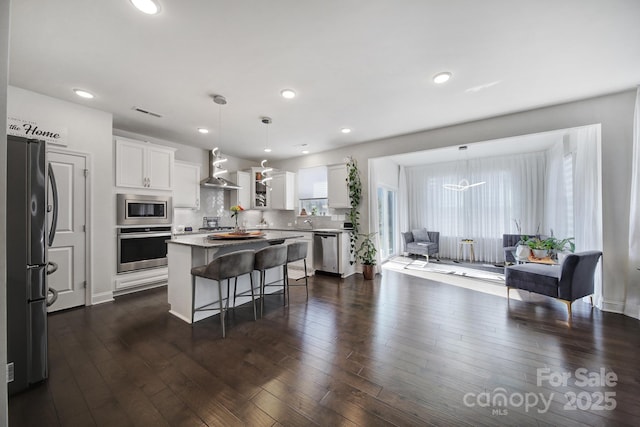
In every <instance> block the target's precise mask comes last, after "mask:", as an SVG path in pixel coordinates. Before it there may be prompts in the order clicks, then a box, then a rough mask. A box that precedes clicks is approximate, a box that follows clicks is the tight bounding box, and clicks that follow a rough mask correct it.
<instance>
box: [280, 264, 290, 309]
mask: <svg viewBox="0 0 640 427" xmlns="http://www.w3.org/2000/svg"><path fill="white" fill-rule="evenodd" d="M282 272H283V274H284V294H285V295H286V297H287V299H288V300H289V302H291V297H290V294H289V268H288V267H287V264H285V265H283V266H282Z"/></svg>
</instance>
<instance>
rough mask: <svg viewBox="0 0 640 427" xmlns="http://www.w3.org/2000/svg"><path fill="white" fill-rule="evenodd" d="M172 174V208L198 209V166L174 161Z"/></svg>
mask: <svg viewBox="0 0 640 427" xmlns="http://www.w3.org/2000/svg"><path fill="white" fill-rule="evenodd" d="M174 172H175V179H174V189H173V207H174V208H191V209H199V208H200V166H199V165H196V164H194V163H187V162H180V161H176V162H175V168H174Z"/></svg>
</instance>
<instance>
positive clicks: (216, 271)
mask: <svg viewBox="0 0 640 427" xmlns="http://www.w3.org/2000/svg"><path fill="white" fill-rule="evenodd" d="M254 254H255V252H254V251H252V250H246V251H237V252H231V253H230V254H226V255H221V256H219V257H217V258H214V259H213V260H212V261H211V262H210V263H209V264H207V265H201V266H199V267H193V268H192V269H191V278H192V279H191V286H192V289H191V293H192V298H191V324H193V322H194V319H195V315H196V312H197V311H208V310H209V311H210V310H216V308H213V305H214V304H215V303H216V302H218V303H219V309H220V324H221V325H222V338H224V337H225V335H226V334H225V329H224V315H225V312H226V311H227V309H228V307H229V281H230V279H231V278H234V279H235V283H234V286H235V285H237V283H238V277H239V276H242V275H245V274H248V275H249V280H250V283H251V285H250V286H251V302H252V304H253V318H254V319H255V318H256V306H255V298H254V295H253V274H252V272H253V265H254ZM196 277H202V278H204V279H209V280H215V281H216V282H218V296H219V300H218V301H214V302H212V303H209V304H205V305H203V306H200V307H196ZM225 279H226V280H227V302H226V304H224V305H223V298H222V281H223V280H225Z"/></svg>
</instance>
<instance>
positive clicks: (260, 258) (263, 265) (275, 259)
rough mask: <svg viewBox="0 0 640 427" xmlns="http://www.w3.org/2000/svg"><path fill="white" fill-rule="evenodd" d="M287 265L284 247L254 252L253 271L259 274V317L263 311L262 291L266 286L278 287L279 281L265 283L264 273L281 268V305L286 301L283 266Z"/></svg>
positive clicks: (267, 248) (279, 246) (285, 248)
mask: <svg viewBox="0 0 640 427" xmlns="http://www.w3.org/2000/svg"><path fill="white" fill-rule="evenodd" d="M286 263H287V247H286V246H285V245H273V246H268V247H266V248H264V249H260V250H258V251H256V256H255V261H254V264H253V269H254V270H257V271H258V272H260V316H262V313H263V311H264V290H265V288H266V287H267V286H279V285H278V282H280V280H274V281H273V282H269V283H265V282H266V271H267V270H269V269H271V268H276V267H282V269H283V271H282V298H283V300H284V301H283V305H284V304H286V300H287V298H286V297H287V286H286V283H285V277H286V276H285V273H284V265H285V264H286Z"/></svg>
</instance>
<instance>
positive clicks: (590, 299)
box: [589, 295, 594, 308]
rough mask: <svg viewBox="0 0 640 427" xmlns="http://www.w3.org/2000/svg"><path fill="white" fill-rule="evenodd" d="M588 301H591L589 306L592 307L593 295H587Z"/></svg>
mask: <svg viewBox="0 0 640 427" xmlns="http://www.w3.org/2000/svg"><path fill="white" fill-rule="evenodd" d="M589 301H591V308H593V307H594V305H593V295H589Z"/></svg>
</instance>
